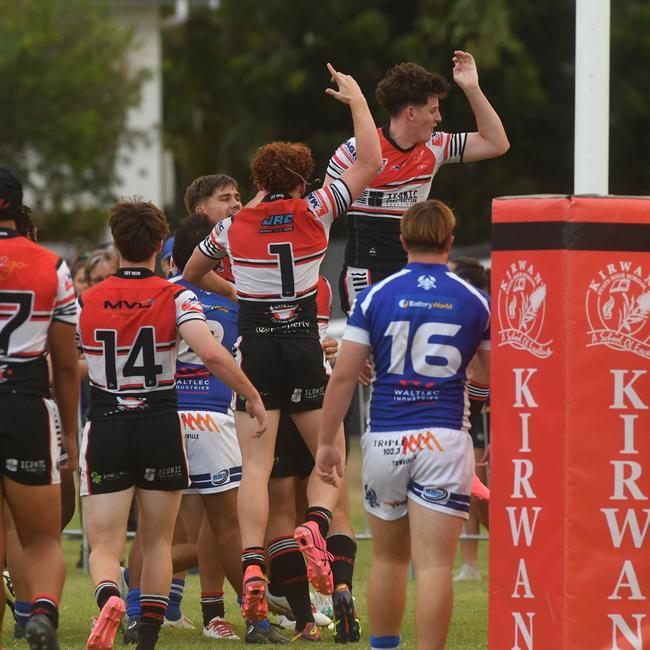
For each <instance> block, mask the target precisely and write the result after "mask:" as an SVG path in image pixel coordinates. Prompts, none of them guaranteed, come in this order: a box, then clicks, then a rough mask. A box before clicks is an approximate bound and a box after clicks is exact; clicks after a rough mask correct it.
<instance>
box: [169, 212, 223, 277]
mask: <svg viewBox="0 0 650 650" xmlns="http://www.w3.org/2000/svg"><path fill="white" fill-rule="evenodd" d="M212 227H213V226H212V222H211V221H210V219H209V217H208V216H207V215H205V214H197V213H196V212H195V213H194V214H191V215H189V216H188V217H186V218H185V219H183V220H182V221H181V222H180V223H179V224H178V228H176V233H175V234H174V248H173V249H172V259H173V260H174V264H175V265H176V266H177V267H178V269H179V270H180V271H182V270H183V269H184V268H185V265H186V264H187V260H189V259H190V257H192V253H193V252H194V249H195V248H196V245H197V244H198V243H199V242H200V241H202V240H204V239H205V238H206V237H207V236H208V235H209V234H210V231H211V230H212Z"/></svg>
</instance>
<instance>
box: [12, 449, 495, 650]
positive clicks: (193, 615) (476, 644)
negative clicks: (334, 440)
mask: <svg viewBox="0 0 650 650" xmlns="http://www.w3.org/2000/svg"><path fill="white" fill-rule="evenodd" d="M349 472H350V485H352V486H359V479H358V476H359V458H358V446H354V447H353V449H352V452H351V458H350V464H349ZM350 497H351V511H352V519H353V524H354V527H355V530H357V531H363V530H365V522H364V516H363V508H362V503H361V490H360V488H359V487H356V488H352V490H351V495H350ZM78 526H79V524H78V521H76V518H75V521H73V523H72V524H71V527H72V528H74V527H77V528H78ZM480 544H481V546H480V549H479V564H480V567H481V574H482V576H483V579H482V580H481V581H480V582H469V583H468V582H463V583H455V584H454V592H455V605H454V615H453V619H452V624H451V629H450V632H449V640H448V643H447V648H448V649H449V650H484V649H486V648H487V559H488V557H487V556H488V546H487V543H486V542H481V543H480ZM63 546H64V551H65V556H66V563H67V578H66V584H65V590H64V594H63V602H62V606H61V624H60V627H59V641H60V644H61V648H66V649H68V648H70V649H73V648H74V649H77V648H80V649H81V648H84V647H85V642H86V639H87V637H88V633H89V624H90V619H91V617H92V616H93V615H95V614H96V605H95V602H94V597H93V585H92V583H91V580H90V577H89V576H88V575H86V574H84V573H83V571H82V570H80V569H76V568H75V563H76V561H77V559H78V558H79V546H80V542H79V540H78V539H70V538H67V537H66V538H64V542H63ZM358 547H359V548H358V554H357V564H356V570H355V589H354V593H355V596H356V604H357V610H358V613H359V616H360V618H361V624H362V641H361V643H359V644H352V647H367V635H368V631H367V626H366V625H365V622H366V584H367V578H368V570H369V568H370V559H371V542H370V541H368V540H366V541H363V540H360V541H359V543H358ZM457 562H460V560H459V559H457ZM414 586H415V585H414V583H413V582H411V583H410V584H409V603H408V608H407V611H406V615H405V617H404V621H403V623H402V631H401V634H402V648H415V620H414V610H413V604H414V600H413V593H414ZM199 596H200V589H199V581H198V576H196V575H188V577H187V582H186V587H185V597H184V599H183V605H182V609H183V613H184V614H185V615H186V616H188V618H190V620H192V621H193V622H194V623H195V624H196V625H197V630H168V629H163V630H162V632H161V635H160V641H159V643H158V646H157V647H159V648H161V650H166V649H172V648H175V649H185V648H187V649H192V648H206V647H208V646H210V645H212V646H215V645H219V646H220V647H227V648H233V649H235V648H239V647H244V646H245V644H244V642H243V641H242V642H232V641H228V642H226V641H213V640H209V639H206V638H205V637H203V636H202V635H201V630H200V623H201V608H200V604H199ZM226 617H227V618H228V619H229V620H231V621H233V622H236V624H237V629H238V634H240V636H241V637H242V638H243V637H244V624H243V621H241V618H240V617H239V615H238V607H237V603H236V601H235V597H234V594H233V592H232V590H230V589H229V587H228V590H227V591H226ZM4 627H5V632H4V637H3V640H4V647H5V648H25V647H26V646H27V644H26V643H25V642H24V641H13V640H12V639H11V632H12V630H13V621H12V620H11V614H10V613H9V612H7V616H6V617H5V625H4ZM115 647H122V643H121V639H118V641H117V643H116V645H115ZM130 647H133V646H130ZM246 647H250V646H246ZM319 647H320V648H340V647H341V646H340V645H337V644H335V643H334V641H333V638H332V635H331V632H329V631H327V630H324V631H323V641H322V642H321V643H320V644H319Z"/></svg>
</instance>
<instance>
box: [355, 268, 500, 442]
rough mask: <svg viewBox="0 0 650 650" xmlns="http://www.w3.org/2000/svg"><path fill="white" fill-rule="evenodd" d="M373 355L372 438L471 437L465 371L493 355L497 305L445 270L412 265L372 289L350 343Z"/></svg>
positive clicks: (361, 300)
mask: <svg viewBox="0 0 650 650" xmlns="http://www.w3.org/2000/svg"><path fill="white" fill-rule="evenodd" d="M343 338H344V339H345V340H347V341H354V342H356V343H362V344H364V345H369V346H370V347H371V349H372V357H373V363H374V367H375V379H374V381H373V384H372V397H371V401H370V421H369V424H368V430H369V431H407V430H410V429H421V428H425V427H445V428H450V429H461V430H467V429H468V422H467V419H466V415H465V380H466V375H465V370H466V368H467V365H468V364H469V362H470V361H471V360H472V358H473V356H474V354H475V352H476V350H477V349H478V348H483V349H489V347H490V299H489V297H488V296H487V294H485V293H484V292H482V291H480V290H479V289H475V288H474V287H472V286H471V285H470V284H468V283H467V282H465V280H462V279H461V278H459V277H458V276H457V275H456V274H454V273H452V272H451V271H450V270H449V269H448V268H447V266H446V265H445V264H421V263H411V264H407V265H406V266H405V267H404V268H403V269H402V270H401V271H398V272H397V273H395V274H394V275H391V276H389V277H388V278H386V279H385V280H382V281H381V282H378V283H377V284H373V285H372V286H370V287H367V288H366V289H364V290H363V291H362V292H361V293H360V294H359V295H358V297H357V299H356V301H355V303H354V305H353V307H352V312H351V313H350V318H349V319H348V325H347V328H346V330H345V333H344V335H343Z"/></svg>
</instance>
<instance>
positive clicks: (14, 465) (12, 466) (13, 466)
mask: <svg viewBox="0 0 650 650" xmlns="http://www.w3.org/2000/svg"><path fill="white" fill-rule="evenodd" d="M5 467H6V468H7V470H8V471H10V472H15V471H16V470H17V469H18V459H16V458H7V460H6V461H5Z"/></svg>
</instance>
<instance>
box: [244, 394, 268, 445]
mask: <svg viewBox="0 0 650 650" xmlns="http://www.w3.org/2000/svg"><path fill="white" fill-rule="evenodd" d="M246 413H248V415H249V416H250V417H251V418H255V419H256V420H257V424H258V427H257V430H256V431H255V433H254V435H253V437H254V438H259V437H260V436H261V435H263V434H264V433H265V432H266V427H267V423H268V418H267V415H266V409H265V408H264V404H263V403H262V400H261V399H260V398H258V399H255V400H250V399H249V400H246Z"/></svg>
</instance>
